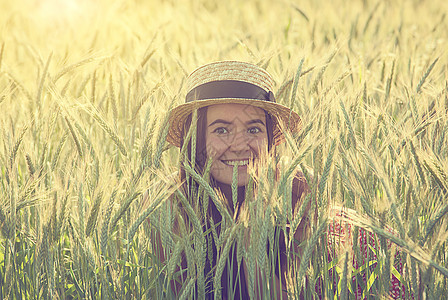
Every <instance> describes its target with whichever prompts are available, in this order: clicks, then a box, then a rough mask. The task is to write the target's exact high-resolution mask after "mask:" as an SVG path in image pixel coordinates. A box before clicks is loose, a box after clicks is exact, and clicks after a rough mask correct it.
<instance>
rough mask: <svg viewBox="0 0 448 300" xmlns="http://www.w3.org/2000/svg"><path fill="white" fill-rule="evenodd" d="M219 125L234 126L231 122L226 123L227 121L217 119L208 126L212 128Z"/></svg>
mask: <svg viewBox="0 0 448 300" xmlns="http://www.w3.org/2000/svg"><path fill="white" fill-rule="evenodd" d="M217 123H222V124H225V125H230V124H232V122H229V121H226V120H223V119H216V120H215V121H213V122H211V123H210V124H208V126H209V127H210V126H212V125H215V124H217Z"/></svg>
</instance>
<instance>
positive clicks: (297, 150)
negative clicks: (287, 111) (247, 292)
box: [0, 0, 448, 299]
mask: <svg viewBox="0 0 448 300" xmlns="http://www.w3.org/2000/svg"><path fill="white" fill-rule="evenodd" d="M446 12H448V2H446V1H443V0H437V1H423V0H420V1H417V0H409V1H404V0H403V1H399V0H393V1H389V2H383V1H370V0H362V1H361V0H353V1H344V0H335V1H323V0H316V1H312V0H308V1H287V0H285V1H283V0H278V1H277V0H269V1H268V0H266V1H262V0H248V1H237V0H229V1H206V0H188V1H187V0H186V1H175V0H146V1H144V0H129V1H125V0H121V1H120V0H111V1H106V0H96V1H88V0H59V1H57V0H41V1H36V0H17V1H7V0H1V1H0V299H84V298H88V299H109V298H119V299H134V298H135V299H165V298H166V299H171V298H181V299H191V298H198V299H200V298H202V297H203V296H204V293H205V286H204V281H205V278H204V274H203V268H204V259H205V257H206V255H208V254H207V253H206V248H207V247H204V243H205V240H204V235H203V232H202V224H203V221H204V220H203V218H204V215H203V211H205V209H202V208H201V205H202V206H203V205H207V204H204V199H211V201H215V203H216V205H217V206H219V205H220V204H219V203H220V202H219V201H220V195H219V194H216V192H215V191H213V189H211V188H210V185H209V182H208V180H207V178H206V176H202V174H197V173H196V172H195V170H194V169H193V168H192V167H191V166H189V165H188V163H186V162H185V161H183V157H184V156H183V154H184V153H185V149H183V150H182V152H181V153H180V152H179V149H177V148H175V147H172V146H170V145H169V144H168V143H166V142H165V137H166V135H167V126H166V124H167V123H166V122H167V112H168V111H169V109H170V107H173V106H175V105H178V104H180V103H182V102H183V101H184V97H185V86H184V83H185V79H186V76H187V75H188V74H189V73H190V72H191V71H193V70H194V69H195V68H196V67H198V66H200V65H203V64H205V63H209V62H212V61H217V60H242V61H247V62H251V63H254V64H257V65H259V66H262V67H263V68H265V69H266V70H267V71H268V72H269V73H270V74H271V75H272V76H273V77H274V79H275V81H276V90H275V91H274V93H275V95H276V97H277V101H278V102H280V103H282V104H284V105H286V106H289V107H291V108H292V109H294V110H295V111H296V112H297V113H298V114H299V115H300V116H301V118H302V121H303V127H302V129H301V131H300V132H295V133H292V134H290V135H287V136H286V137H287V138H286V142H285V143H284V144H282V145H281V147H280V149H278V151H277V152H278V154H279V156H278V157H276V158H270V159H267V161H266V162H264V163H263V164H262V165H261V166H260V168H262V170H263V174H267V176H264V177H263V178H260V177H257V175H256V174H254V175H253V176H254V180H255V181H257V183H258V187H257V191H256V193H254V195H251V196H250V198H248V199H247V203H248V206H247V207H246V211H245V214H243V215H244V217H242V218H239V219H235V218H234V217H233V216H231V215H230V214H228V213H227V211H226V210H225V208H224V207H221V208H222V210H221V211H220V212H221V213H222V216H223V220H224V221H225V222H223V224H221V226H222V227H221V235H220V236H219V237H218V236H217V235H216V232H213V234H215V235H216V238H215V240H216V242H217V244H216V247H217V249H218V253H220V256H219V257H218V260H217V261H218V265H217V267H216V271H215V274H214V276H215V278H214V279H212V280H214V282H215V288H216V290H215V291H214V293H215V297H216V298H219V297H220V295H221V294H220V293H221V291H220V290H219V288H217V287H219V285H220V280H219V279H220V278H221V276H222V270H223V268H224V266H225V265H226V257H227V254H228V253H229V252H230V251H234V248H235V247H236V248H237V249H235V251H236V252H237V254H238V257H239V258H240V259H243V260H244V261H245V262H246V264H247V266H248V268H249V270H251V271H253V273H255V272H256V271H255V270H256V268H260V269H261V271H262V272H263V274H266V275H265V276H264V277H263V278H262V283H261V286H263V289H262V291H263V294H262V298H264V299H266V298H269V296H270V295H272V292H273V290H275V285H273V284H272V280H273V278H274V277H275V259H276V258H275V255H274V256H273V255H269V253H275V249H276V245H277V242H278V235H277V234H276V232H277V230H276V229H275V228H280V229H279V230H283V229H285V228H286V225H287V224H291V226H297V225H298V222H299V221H300V220H301V218H302V215H303V209H300V210H299V211H292V208H291V207H290V206H288V203H290V197H289V198H288V193H289V194H290V192H291V184H290V183H291V181H292V180H291V178H292V176H293V174H294V171H295V170H301V171H302V172H304V174H305V176H306V177H307V179H308V183H309V185H310V189H311V193H310V194H309V196H308V197H307V198H306V201H307V202H310V203H314V204H313V205H315V210H313V211H314V213H313V214H315V216H314V215H313V216H312V217H313V218H314V219H315V220H316V222H315V223H313V224H312V226H311V227H312V228H311V232H310V238H309V239H308V240H307V241H305V242H304V244H303V245H302V246H303V249H304V251H303V253H302V257H301V263H300V265H295V264H294V260H291V261H289V262H288V264H289V265H288V266H289V268H290V274H291V276H290V278H289V280H288V283H287V284H288V293H289V296H290V298H291V299H295V298H298V297H299V294H300V291H301V289H302V288H303V292H302V295H303V296H304V297H305V298H306V299H313V298H318V294H320V297H321V298H324V299H340V298H342V299H344V298H347V299H356V297H358V298H359V297H360V298H367V299H386V298H388V291H389V285H390V279H391V276H392V275H394V276H398V278H399V280H400V282H401V284H402V285H403V290H404V292H403V297H404V298H408V299H411V298H413V299H443V298H444V297H445V296H444V295H446V294H447V293H448V285H447V283H448V265H447V264H448V216H447V215H448V201H447V195H448V147H447V146H448V59H447V58H448V54H447V50H446V49H448V21H447V18H446ZM191 138H192V139H195V134H194V133H193V134H192V136H191ZM193 144H194V143H193ZM279 162H280V165H281V166H282V168H281V170H280V179H279V181H278V182H279V183H278V184H274V183H273V182H274V179H273V173H275V171H274V166H275V165H277V163H279ZM180 163H184V164H185V168H186V170H187V176H188V178H191V180H194V181H196V182H198V184H199V190H197V191H191V194H190V196H191V197H192V199H186V198H185V199H184V198H182V195H181V194H177V197H178V198H179V201H183V202H182V203H184V204H185V206H186V207H187V213H188V218H189V220H190V221H189V222H190V224H187V226H183V227H182V228H181V229H180V230H181V233H182V234H180V235H179V234H175V233H174V232H173V231H172V230H171V228H172V225H173V220H174V218H175V217H176V211H175V210H172V209H171V208H170V204H169V200H168V199H169V197H170V195H172V194H173V193H176V192H175V190H176V186H173V182H174V181H175V180H174V178H176V171H177V170H178V168H179V165H180ZM288 199H289V202H288ZM188 203H189V204H191V205H188ZM201 203H202V204H201ZM334 205H340V206H344V207H347V208H350V209H353V210H354V211H356V212H357V215H356V216H352V218H353V223H354V224H355V226H356V227H357V228H363V229H364V230H366V231H368V232H371V233H374V234H375V238H376V239H377V243H379V244H381V245H386V244H389V246H388V247H382V248H381V249H374V250H372V251H374V252H375V255H376V257H375V259H374V264H373V265H367V266H366V265H361V266H360V267H358V268H356V267H353V266H352V263H351V261H352V260H353V259H357V258H359V257H358V255H359V245H357V236H354V237H353V239H352V243H353V249H354V250H353V251H351V249H349V248H351V247H344V246H342V247H340V248H338V249H337V251H338V253H339V254H338V258H337V259H334V260H333V262H329V259H328V255H329V253H328V249H327V241H326V232H327V230H326V228H327V226H328V224H330V223H332V222H334V220H333V218H332V217H331V212H330V210H329V208H330V207H333V206H334ZM219 207H220V206H219ZM302 208H303V207H302ZM288 226H289V225H288ZM284 232H286V230H285V231H284ZM155 233H159V234H160V237H161V241H162V245H163V251H164V252H165V253H166V255H167V260H166V261H165V262H162V261H160V260H159V259H158V256H157V253H156V252H157V251H158V249H155V247H154V243H153V237H154V235H155ZM247 236H250V237H251V241H253V242H251V243H249V244H248V245H247V247H240V246H239V245H242V241H243V240H244V238H245V237H247ZM267 240H269V241H270V243H269V245H270V247H271V248H270V251H271V252H269V251H268V253H267V252H266V251H264V250H263V249H266V241H267ZM285 241H286V244H287V245H289V247H291V245H292V244H294V240H293V238H292V236H289V235H285ZM272 251H274V252H272ZM181 252H183V253H185V256H186V260H187V262H188V272H187V274H186V276H187V280H186V281H185V282H184V285H183V287H182V289H181V290H180V292H179V293H176V294H175V293H174V292H173V291H172V289H171V288H170V283H169V282H170V280H171V279H172V278H174V277H176V266H177V265H178V264H179V263H180V262H179V260H180V258H179V257H180V254H181ZM397 252H398V253H399V254H400V257H401V261H402V270H401V271H400V272H398V271H397V270H396V269H395V267H394V261H393V260H394V257H395V255H396V253H397ZM253 273H252V274H253ZM363 276H364V277H363ZM249 277H250V278H248V282H249V283H248V284H249V286H250V287H253V286H254V278H253V276H252V277H251V276H249ZM305 278H306V280H305ZM224 279H225V278H224ZM228 280H229V281H230V282H232V278H229V279H228ZM319 284H320V286H321V292H319V293H318V292H317V290H316V288H314V286H317V285H319ZM358 287H359V288H358ZM357 288H358V289H359V290H360V293H358V292H357V291H356V289H357ZM274 292H275V291H274ZM251 296H252V297H254V294H253V293H251Z"/></svg>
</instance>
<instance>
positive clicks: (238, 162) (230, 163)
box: [222, 159, 249, 166]
mask: <svg viewBox="0 0 448 300" xmlns="http://www.w3.org/2000/svg"><path fill="white" fill-rule="evenodd" d="M222 162H223V163H224V164H225V165H227V166H247V165H248V164H249V160H248V159H245V160H222Z"/></svg>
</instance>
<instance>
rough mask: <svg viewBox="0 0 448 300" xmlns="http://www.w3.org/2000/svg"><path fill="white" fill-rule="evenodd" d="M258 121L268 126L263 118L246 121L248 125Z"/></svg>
mask: <svg viewBox="0 0 448 300" xmlns="http://www.w3.org/2000/svg"><path fill="white" fill-rule="evenodd" d="M256 123H259V124H262V125H263V126H266V125H265V124H264V122H263V121H262V120H260V119H254V120H250V121H247V122H246V124H247V125H251V124H256Z"/></svg>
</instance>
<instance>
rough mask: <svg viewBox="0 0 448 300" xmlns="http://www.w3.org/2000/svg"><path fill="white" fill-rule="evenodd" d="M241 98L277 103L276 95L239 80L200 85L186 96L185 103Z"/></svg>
mask: <svg viewBox="0 0 448 300" xmlns="http://www.w3.org/2000/svg"><path fill="white" fill-rule="evenodd" d="M220 98H240V99H254V100H263V101H269V102H275V98H274V94H273V93H272V92H271V91H269V92H267V91H265V90H264V89H262V88H261V87H259V86H256V85H255V84H251V83H248V82H243V81H238V80H219V81H211V82H207V83H204V84H201V85H198V86H197V87H195V88H194V89H192V90H191V91H190V92H189V93H188V94H187V96H186V99H185V102H191V101H195V100H206V99H220Z"/></svg>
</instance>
